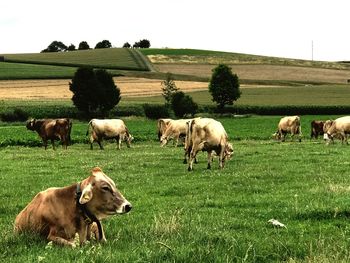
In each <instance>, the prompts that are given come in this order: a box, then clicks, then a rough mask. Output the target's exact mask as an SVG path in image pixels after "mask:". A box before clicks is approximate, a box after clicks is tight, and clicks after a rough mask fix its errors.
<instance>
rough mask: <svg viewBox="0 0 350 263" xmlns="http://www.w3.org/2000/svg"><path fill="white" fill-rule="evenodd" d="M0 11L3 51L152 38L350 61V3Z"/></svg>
mask: <svg viewBox="0 0 350 263" xmlns="http://www.w3.org/2000/svg"><path fill="white" fill-rule="evenodd" d="M0 10H1V15H0V34H1V35H0V54H10V53H38V52H40V51H41V50H43V49H45V48H47V46H48V45H49V44H50V43H51V42H52V41H55V40H57V41H61V42H63V43H64V44H65V45H67V46H68V45H70V44H74V45H75V46H76V47H78V45H79V43H80V42H81V41H86V42H88V44H89V45H90V47H92V48H93V47H95V45H96V43H98V42H100V41H102V40H109V41H110V42H111V44H112V46H113V47H121V46H123V44H124V43H125V42H129V43H130V44H131V45H132V44H134V43H135V42H137V41H139V40H141V39H148V40H149V41H150V43H151V47H152V48H166V47H167V48H193V49H205V50H215V51H227V52H237V53H245V54H254V55H265V56H275V57H285V58H295V59H307V60H321V61H343V60H347V61H350V1H349V0H215V1H213V0H211V1H208V0H176V1H169V0H132V1H128V0H123V1H118V0H98V1H96V0H59V1H47V0H31V1H29V0H11V1H1V2H0Z"/></svg>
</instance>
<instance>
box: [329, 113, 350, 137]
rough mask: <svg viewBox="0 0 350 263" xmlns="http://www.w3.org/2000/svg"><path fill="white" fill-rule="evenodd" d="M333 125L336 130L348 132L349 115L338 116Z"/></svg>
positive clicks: (349, 127) (349, 124)
mask: <svg viewBox="0 0 350 263" xmlns="http://www.w3.org/2000/svg"><path fill="white" fill-rule="evenodd" d="M333 125H334V127H335V129H336V130H338V131H344V132H345V133H349V132H350V116H345V117H340V118H338V119H336V120H335V121H334V124H333Z"/></svg>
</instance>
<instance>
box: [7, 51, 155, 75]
mask: <svg viewBox="0 0 350 263" xmlns="http://www.w3.org/2000/svg"><path fill="white" fill-rule="evenodd" d="M4 57H5V61H7V62H20V63H30V64H45V65H59V66H73V67H79V66H91V67H99V68H107V69H125V70H141V71H142V70H144V71H148V70H149V68H148V65H147V64H146V63H145V60H144V58H143V56H141V55H140V54H139V53H138V51H137V50H133V49H126V48H107V49H91V50H78V51H70V52H51V53H27V54H5V55H4Z"/></svg>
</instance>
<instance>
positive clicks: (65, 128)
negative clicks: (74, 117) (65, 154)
mask: <svg viewBox="0 0 350 263" xmlns="http://www.w3.org/2000/svg"><path fill="white" fill-rule="evenodd" d="M26 127H27V129H28V130H31V131H36V132H37V133H38V135H39V136H40V138H41V139H42V140H43V143H44V146H45V150H46V149H47V141H48V140H51V144H52V148H53V149H55V140H60V141H61V142H62V145H63V147H64V148H65V149H67V146H68V143H69V142H70V140H71V138H70V133H71V130H72V121H71V120H70V119H68V118H61V119H39V120H37V119H31V120H29V121H27V124H26Z"/></svg>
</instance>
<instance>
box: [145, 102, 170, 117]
mask: <svg viewBox="0 0 350 263" xmlns="http://www.w3.org/2000/svg"><path fill="white" fill-rule="evenodd" d="M143 110H144V112H145V115H146V117H147V118H149V119H159V118H168V117H170V111H169V108H168V107H166V106H165V105H158V104H144V105H143Z"/></svg>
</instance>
